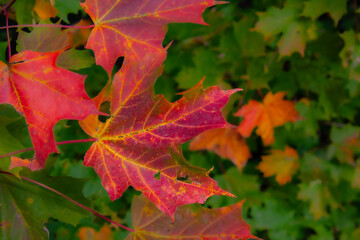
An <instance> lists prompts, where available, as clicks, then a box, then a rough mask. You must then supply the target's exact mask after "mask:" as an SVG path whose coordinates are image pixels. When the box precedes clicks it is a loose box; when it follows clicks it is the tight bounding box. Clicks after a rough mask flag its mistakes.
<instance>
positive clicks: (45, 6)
mask: <svg viewBox="0 0 360 240" xmlns="http://www.w3.org/2000/svg"><path fill="white" fill-rule="evenodd" d="M34 11H35V12H36V13H37V15H39V17H40V18H41V19H42V20H45V19H48V18H51V17H56V12H57V10H56V8H55V7H54V6H53V5H52V4H51V3H50V2H49V1H45V0H36V2H35V6H34Z"/></svg>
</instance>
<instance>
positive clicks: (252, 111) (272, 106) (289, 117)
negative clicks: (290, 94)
mask: <svg viewBox="0 0 360 240" xmlns="http://www.w3.org/2000/svg"><path fill="white" fill-rule="evenodd" d="M284 96H285V92H278V93H275V94H272V93H271V92H269V93H268V94H266V96H265V98H264V101H263V103H260V102H257V101H254V100H250V101H249V103H248V104H246V105H244V106H243V107H242V108H241V109H240V110H239V111H238V112H237V113H235V116H239V117H244V120H243V121H242V122H241V124H240V126H239V127H238V131H239V133H240V134H241V135H242V136H244V137H249V136H250V134H251V132H252V130H253V129H254V128H255V127H258V128H257V130H256V134H258V135H260V136H261V138H262V140H263V142H264V145H270V144H272V143H273V142H274V128H275V127H277V126H281V125H283V124H285V123H286V122H294V121H296V120H297V119H299V113H298V112H297V111H296V109H295V104H294V102H292V101H289V100H284V99H283V98H284Z"/></svg>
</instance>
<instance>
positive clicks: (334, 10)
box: [303, 0, 347, 25]
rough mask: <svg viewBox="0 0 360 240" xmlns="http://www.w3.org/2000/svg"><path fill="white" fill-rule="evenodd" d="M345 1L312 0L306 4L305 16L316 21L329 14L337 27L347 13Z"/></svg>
mask: <svg viewBox="0 0 360 240" xmlns="http://www.w3.org/2000/svg"><path fill="white" fill-rule="evenodd" d="M346 2H347V1H344V0H331V1H328V0H310V1H308V2H305V7H304V11H303V16H306V17H311V18H312V20H315V19H316V18H318V17H319V16H321V15H322V14H324V13H329V14H330V16H331V17H332V18H333V19H334V22H335V25H337V24H338V23H339V21H340V19H341V17H342V16H343V15H344V14H345V13H346V12H347V9H346Z"/></svg>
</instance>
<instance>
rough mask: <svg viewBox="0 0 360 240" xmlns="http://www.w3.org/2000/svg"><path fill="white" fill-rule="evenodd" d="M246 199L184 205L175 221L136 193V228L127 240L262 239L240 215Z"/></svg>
mask: <svg viewBox="0 0 360 240" xmlns="http://www.w3.org/2000/svg"><path fill="white" fill-rule="evenodd" d="M243 202H244V201H241V202H238V203H236V204H233V205H231V206H228V207H223V208H217V209H207V208H203V207H201V206H199V205H190V206H189V205H186V206H181V207H179V208H178V210H177V211H176V213H175V218H174V220H175V221H172V219H171V218H170V217H169V216H167V215H165V214H163V213H162V212H160V211H159V210H158V209H156V207H155V205H154V204H152V203H151V202H149V201H147V200H146V198H145V197H143V196H134V198H133V201H132V204H131V219H132V221H133V226H134V229H135V231H134V232H133V233H130V234H129V235H128V237H127V238H126V240H132V239H146V240H160V239H164V240H165V239H172V240H175V239H189V240H195V239H204V240H205V239H209V240H210V239H211V240H223V239H242V240H246V239H259V238H257V237H255V236H253V235H252V234H251V232H250V226H249V225H248V224H247V223H246V222H245V221H244V220H243V219H242V217H241V215H242V211H241V208H242V205H243Z"/></svg>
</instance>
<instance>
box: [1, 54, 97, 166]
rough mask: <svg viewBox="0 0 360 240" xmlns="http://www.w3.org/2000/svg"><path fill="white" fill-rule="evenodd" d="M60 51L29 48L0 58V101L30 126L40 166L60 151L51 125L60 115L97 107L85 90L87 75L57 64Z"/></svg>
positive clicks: (66, 116) (74, 116)
mask: <svg viewBox="0 0 360 240" xmlns="http://www.w3.org/2000/svg"><path fill="white" fill-rule="evenodd" d="M59 54H60V52H51V53H37V52H32V51H30V50H28V51H24V52H21V53H19V54H16V55H14V56H12V57H11V59H10V62H9V66H8V65H6V64H5V63H3V62H1V61H0V76H1V79H0V103H8V104H11V105H13V106H14V107H15V109H16V110H17V111H18V112H19V113H20V114H22V115H24V117H25V120H26V122H27V124H28V127H29V132H30V136H31V139H32V142H33V145H34V149H35V153H36V159H37V160H38V161H39V166H40V167H44V165H45V161H46V158H47V157H48V155H49V154H50V153H52V152H57V149H56V145H55V139H54V134H53V132H52V129H53V127H54V125H55V123H56V122H57V121H59V120H60V119H84V118H86V117H87V116H88V115H90V114H97V113H98V111H97V109H96V107H95V105H94V103H93V102H92V100H91V99H90V98H89V97H88V96H87V95H86V92H85V90H84V81H85V76H82V75H79V74H76V73H73V72H70V71H68V70H65V69H62V68H59V67H57V66H56V64H55V62H56V58H57V56H58V55H59Z"/></svg>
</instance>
